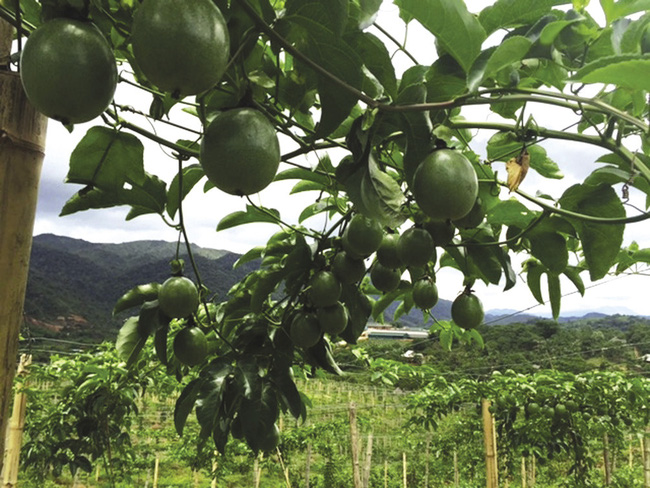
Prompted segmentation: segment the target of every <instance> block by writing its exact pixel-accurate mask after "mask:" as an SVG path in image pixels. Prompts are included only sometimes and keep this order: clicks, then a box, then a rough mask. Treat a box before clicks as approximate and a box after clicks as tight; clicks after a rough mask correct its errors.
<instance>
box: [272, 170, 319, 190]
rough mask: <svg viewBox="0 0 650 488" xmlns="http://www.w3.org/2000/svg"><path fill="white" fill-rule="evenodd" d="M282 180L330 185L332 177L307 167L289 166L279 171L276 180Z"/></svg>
mask: <svg viewBox="0 0 650 488" xmlns="http://www.w3.org/2000/svg"><path fill="white" fill-rule="evenodd" d="M282 180H305V181H312V182H314V183H319V184H320V185H322V186H328V185H330V184H331V181H332V178H331V177H330V176H327V175H324V174H322V173H317V172H316V171H312V170H308V169H305V168H289V169H286V170H284V171H281V172H279V173H278V174H277V175H276V176H275V181H282Z"/></svg>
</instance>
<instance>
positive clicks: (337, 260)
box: [332, 251, 366, 285]
mask: <svg viewBox="0 0 650 488" xmlns="http://www.w3.org/2000/svg"><path fill="white" fill-rule="evenodd" d="M332 273H334V276H336V278H337V279H338V280H339V281H340V282H341V283H344V284H347V285H351V284H352V283H357V282H358V281H361V280H362V279H363V277H364V276H365V275H366V264H365V263H364V262H363V260H361V259H354V258H353V257H351V256H350V255H349V254H348V253H346V252H345V251H341V252H339V253H338V254H337V255H336V256H334V259H332Z"/></svg>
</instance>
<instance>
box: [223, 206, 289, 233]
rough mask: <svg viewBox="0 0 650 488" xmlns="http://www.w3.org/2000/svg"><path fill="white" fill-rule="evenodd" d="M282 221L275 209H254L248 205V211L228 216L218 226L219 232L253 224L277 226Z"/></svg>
mask: <svg viewBox="0 0 650 488" xmlns="http://www.w3.org/2000/svg"><path fill="white" fill-rule="evenodd" d="M278 220H280V212H278V211H277V210H275V209H274V208H264V207H254V206H253V205H246V211H245V212H244V211H242V210H240V211H237V212H233V213H231V214H228V215H226V216H225V217H224V218H223V219H221V220H220V221H219V224H217V232H219V231H221V230H226V229H230V228H232V227H237V226H238V225H244V224H251V223H253V222H265V223H269V224H277V223H278Z"/></svg>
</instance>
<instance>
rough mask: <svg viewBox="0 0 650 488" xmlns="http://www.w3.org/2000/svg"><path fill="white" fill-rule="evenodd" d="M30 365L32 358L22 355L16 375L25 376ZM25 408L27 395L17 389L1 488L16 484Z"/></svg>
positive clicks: (9, 487) (8, 432) (10, 421)
mask: <svg viewBox="0 0 650 488" xmlns="http://www.w3.org/2000/svg"><path fill="white" fill-rule="evenodd" d="M31 363H32V356H31V355H26V354H22V355H21V356H20V364H19V365H18V373H17V374H18V375H20V376H25V375H27V368H28V367H29V365H30V364H31ZM26 407H27V394H26V393H25V391H24V390H23V388H20V389H17V390H16V394H15V396H14V406H13V410H12V412H11V419H10V420H9V429H8V431H7V445H6V450H5V464H4V471H3V474H2V486H3V488H12V487H14V486H16V484H17V483H18V470H19V468H20V448H21V446H22V444H23V429H24V427H25V409H26Z"/></svg>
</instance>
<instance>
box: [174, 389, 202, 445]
mask: <svg viewBox="0 0 650 488" xmlns="http://www.w3.org/2000/svg"><path fill="white" fill-rule="evenodd" d="M199 381H200V380H199V378H195V379H193V380H192V381H190V382H189V383H188V384H187V385H186V386H185V388H183V391H182V392H181V394H180V395H179V396H178V398H177V399H176V405H175V406H174V427H175V428H176V432H177V433H178V435H180V436H182V435H183V430H184V429H185V422H187V417H188V415H189V414H190V413H191V412H192V410H194V405H195V404H196V399H197V397H198V394H199Z"/></svg>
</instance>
